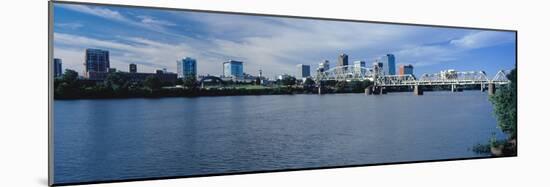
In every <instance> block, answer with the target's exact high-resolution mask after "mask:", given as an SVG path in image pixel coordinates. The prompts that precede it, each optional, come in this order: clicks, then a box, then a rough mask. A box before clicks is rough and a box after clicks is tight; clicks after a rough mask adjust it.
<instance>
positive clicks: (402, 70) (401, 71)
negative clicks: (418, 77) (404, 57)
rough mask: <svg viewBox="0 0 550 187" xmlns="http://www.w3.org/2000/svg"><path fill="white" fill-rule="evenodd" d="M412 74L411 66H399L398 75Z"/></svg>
mask: <svg viewBox="0 0 550 187" xmlns="http://www.w3.org/2000/svg"><path fill="white" fill-rule="evenodd" d="M412 74H413V66H412V65H411V64H409V65H400V66H399V75H412Z"/></svg>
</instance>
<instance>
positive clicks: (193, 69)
mask: <svg viewBox="0 0 550 187" xmlns="http://www.w3.org/2000/svg"><path fill="white" fill-rule="evenodd" d="M53 65H54V67H53V70H54V77H59V76H61V75H62V73H63V72H62V60H61V59H58V58H55V59H54V60H53ZM84 67H85V69H84V74H83V77H84V78H85V79H88V80H92V81H103V80H105V79H106V78H107V76H108V75H109V73H113V72H117V70H116V69H115V68H111V66H110V59H109V51H107V50H102V49H86V50H85V60H84ZM176 67H177V68H176V69H177V71H176V73H172V72H168V71H167V70H166V69H162V70H156V71H155V72H154V73H140V72H138V67H137V64H135V63H132V64H129V67H128V72H122V71H119V72H121V73H125V74H126V75H127V77H128V78H129V79H130V80H132V81H143V80H145V79H146V78H147V77H149V76H156V77H158V78H159V79H160V80H161V81H163V82H170V83H175V82H176V80H177V79H178V78H179V79H188V78H194V79H197V78H199V79H202V78H205V77H212V75H209V74H207V75H198V74H197V60H196V59H194V58H191V57H185V58H183V59H181V60H177V61H176ZM328 71H336V73H344V72H349V71H352V72H353V73H356V74H365V73H366V71H374V72H376V73H380V74H383V75H407V74H409V75H413V66H412V65H410V64H408V65H400V66H399V69H397V70H396V60H395V56H394V55H393V54H386V55H384V56H382V57H380V58H376V59H375V60H374V62H372V67H371V68H367V63H366V61H363V60H356V61H354V62H353V64H350V63H349V56H348V55H347V54H345V53H342V54H340V55H338V59H337V62H336V65H335V67H334V68H332V69H331V66H330V62H329V60H323V61H322V62H320V63H319V64H318V68H317V69H316V70H315V73H316V74H319V73H324V72H328ZM338 71H341V72H338ZM287 76H295V77H296V78H297V79H301V80H305V79H306V78H310V77H312V74H311V66H310V65H307V64H297V65H296V73H295V74H294V75H289V74H281V75H278V76H276V77H275V79H283V78H284V77H287ZM214 77H217V78H220V79H222V80H224V81H236V82H252V81H255V80H257V79H260V80H261V81H262V82H264V81H266V80H268V79H267V78H265V77H263V75H262V70H259V74H258V76H253V75H250V74H246V73H245V72H244V62H242V61H236V60H228V61H224V62H222V74H221V75H219V76H214Z"/></svg>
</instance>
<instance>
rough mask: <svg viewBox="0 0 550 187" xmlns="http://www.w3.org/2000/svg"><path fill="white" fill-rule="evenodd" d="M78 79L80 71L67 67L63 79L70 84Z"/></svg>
mask: <svg viewBox="0 0 550 187" xmlns="http://www.w3.org/2000/svg"><path fill="white" fill-rule="evenodd" d="M77 80H78V73H77V72H76V71H74V70H71V69H66V70H65V73H64V74H63V77H62V81H63V82H66V83H68V84H74V83H76V81H77Z"/></svg>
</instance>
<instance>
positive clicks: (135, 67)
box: [129, 64, 137, 73]
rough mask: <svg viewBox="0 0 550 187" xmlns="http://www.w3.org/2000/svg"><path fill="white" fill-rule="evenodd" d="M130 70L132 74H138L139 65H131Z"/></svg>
mask: <svg viewBox="0 0 550 187" xmlns="http://www.w3.org/2000/svg"><path fill="white" fill-rule="evenodd" d="M129 70H130V73H137V65H136V64H130V67H129Z"/></svg>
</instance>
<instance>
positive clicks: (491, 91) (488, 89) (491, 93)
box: [487, 83, 496, 96]
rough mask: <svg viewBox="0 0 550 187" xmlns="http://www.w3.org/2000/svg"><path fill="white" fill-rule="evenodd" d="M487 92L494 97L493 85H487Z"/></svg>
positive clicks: (494, 89) (494, 88)
mask: <svg viewBox="0 0 550 187" xmlns="http://www.w3.org/2000/svg"><path fill="white" fill-rule="evenodd" d="M487 92H488V93H489V95H490V96H491V95H495V92H496V87H495V84H494V83H489V84H487Z"/></svg>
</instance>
